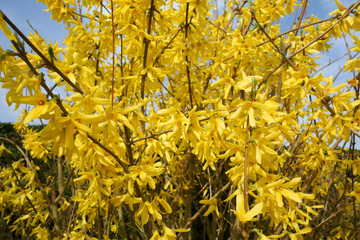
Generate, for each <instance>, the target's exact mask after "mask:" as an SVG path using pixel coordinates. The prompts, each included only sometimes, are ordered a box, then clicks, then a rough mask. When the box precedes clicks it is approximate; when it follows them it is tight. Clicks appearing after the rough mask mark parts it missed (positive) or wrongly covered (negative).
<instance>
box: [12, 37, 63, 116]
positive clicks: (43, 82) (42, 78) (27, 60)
mask: <svg viewBox="0 0 360 240" xmlns="http://www.w3.org/2000/svg"><path fill="white" fill-rule="evenodd" d="M11 42H12V44H13V45H14V47H15V48H16V50H17V51H18V53H19V57H20V58H21V59H22V60H23V61H24V62H25V63H26V65H28V67H29V68H30V70H31V71H32V72H33V74H34V75H35V76H37V77H39V76H41V79H40V85H41V86H42V87H43V88H44V89H45V91H46V93H47V94H48V95H49V96H50V97H52V98H56V104H57V105H58V107H59V108H60V109H61V111H62V112H63V114H64V115H68V112H67V111H66V109H65V108H64V106H63V105H62V101H61V99H60V98H58V97H57V96H55V95H54V94H53V92H52V90H51V89H49V87H48V86H47V85H46V83H45V79H44V77H43V75H42V74H40V73H39V72H38V71H37V70H36V69H35V68H34V66H33V65H32V64H31V62H30V61H29V59H28V58H27V56H26V52H25V51H24V50H23V49H22V48H21V47H20V46H19V45H18V44H17V43H16V42H15V41H13V40H12V41H11Z"/></svg>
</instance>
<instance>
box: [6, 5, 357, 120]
mask: <svg viewBox="0 0 360 240" xmlns="http://www.w3.org/2000/svg"><path fill="white" fill-rule="evenodd" d="M341 2H342V3H343V4H344V5H345V6H346V7H348V6H349V5H350V4H352V3H354V2H356V1H354V0H341ZM309 4H310V6H309V8H308V9H307V15H312V14H314V15H317V16H318V17H319V18H321V19H323V18H328V17H329V16H328V13H329V12H332V11H333V10H335V9H337V6H336V4H335V1H334V0H312V1H311V0H309ZM218 5H219V6H220V5H221V0H218ZM0 9H1V10H2V11H3V12H4V13H5V14H6V15H7V16H8V17H9V18H10V19H11V20H12V21H13V22H14V23H15V24H16V25H17V26H18V28H20V30H22V31H23V33H25V34H26V35H27V34H28V33H29V32H32V30H31V28H30V27H29V25H28V23H27V20H29V21H30V23H31V25H32V26H33V27H34V28H35V29H37V31H38V32H39V34H40V35H41V36H43V37H44V38H45V40H46V41H47V42H49V41H50V39H51V40H52V42H54V41H59V42H60V43H61V40H62V39H63V37H64V36H65V35H66V30H64V29H63V27H64V25H63V24H61V23H57V22H56V21H55V20H51V16H50V13H49V12H45V11H43V10H44V9H46V7H45V6H44V5H43V4H42V3H36V0H1V3H0ZM299 11H300V10H299ZM293 19H294V17H293V16H290V17H288V19H283V20H282V21H281V22H282V23H284V22H290V23H292V21H293ZM285 28H286V27H285ZM285 30H286V29H285ZM347 40H348V42H349V44H351V43H352V39H351V38H348V39H347ZM9 44H10V42H9V40H7V38H6V37H5V36H4V34H3V33H2V31H0V45H1V46H2V47H3V48H4V49H9V48H10V47H9ZM333 46H334V49H333V50H332V51H330V52H329V53H328V54H326V55H325V56H324V57H323V58H322V59H320V60H318V61H319V62H320V63H323V64H327V63H328V62H329V58H330V59H332V60H334V59H336V58H337V57H340V56H341V55H343V53H345V52H346V46H345V43H344V40H343V39H339V40H337V41H335V42H334V45H333ZM345 61H346V58H343V59H342V60H340V61H338V62H337V63H336V64H335V65H333V66H332V67H329V68H326V69H325V70H324V73H323V74H324V75H325V76H329V75H336V74H337V72H338V70H339V66H341V65H343V64H344V63H345ZM349 76H350V75H349V74H342V75H341V76H340V77H339V80H337V82H336V83H337V84H339V83H341V82H344V81H346V79H348V78H349ZM5 94H6V91H5V90H3V89H1V88H0V122H15V121H16V117H17V116H18V115H19V112H18V111H17V112H14V111H13V107H12V106H11V107H8V105H7V103H6V101H5Z"/></svg>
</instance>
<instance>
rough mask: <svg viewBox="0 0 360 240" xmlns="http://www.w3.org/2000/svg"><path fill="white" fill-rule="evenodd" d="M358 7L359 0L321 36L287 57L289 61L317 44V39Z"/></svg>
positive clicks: (323, 34)
mask: <svg viewBox="0 0 360 240" xmlns="http://www.w3.org/2000/svg"><path fill="white" fill-rule="evenodd" d="M359 5H360V0H359V1H357V2H356V3H355V4H354V5H352V6H351V7H350V8H349V9H348V10H347V11H346V12H345V14H344V15H343V16H341V17H340V18H339V20H338V21H336V22H335V23H334V24H333V25H331V26H330V27H329V28H328V29H326V30H325V31H324V32H323V33H322V34H320V35H319V36H317V37H316V38H314V39H313V40H312V41H311V42H309V43H308V44H306V45H305V46H304V47H302V48H300V49H299V50H297V51H296V52H295V53H293V54H291V55H290V56H289V59H291V58H292V57H294V56H295V55H297V54H298V53H300V52H302V51H303V50H304V49H306V48H308V47H309V46H311V45H312V44H314V43H315V42H317V41H318V40H319V39H321V38H322V37H324V36H325V35H326V34H327V33H328V32H330V31H331V30H332V29H333V28H334V27H335V26H336V25H337V24H338V23H340V22H341V21H342V20H344V19H345V18H346V17H347V16H348V15H349V14H350V13H351V12H352V11H353V10H354V9H356V8H357V7H358V6H359Z"/></svg>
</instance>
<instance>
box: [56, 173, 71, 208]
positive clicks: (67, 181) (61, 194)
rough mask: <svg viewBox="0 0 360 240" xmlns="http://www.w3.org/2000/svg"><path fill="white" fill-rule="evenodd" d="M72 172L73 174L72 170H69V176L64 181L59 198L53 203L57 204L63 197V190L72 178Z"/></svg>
mask: <svg viewBox="0 0 360 240" xmlns="http://www.w3.org/2000/svg"><path fill="white" fill-rule="evenodd" d="M73 172H74V168H72V169H71V172H70V175H69V177H68V179H67V180H66V183H65V185H64V187H63V189H62V191H61V192H60V194H59V196H58V197H57V198H56V199H55V203H57V202H59V201H60V199H61V197H62V196H63V195H64V193H65V189H66V187H67V185H69V183H70V179H71V178H72V175H73Z"/></svg>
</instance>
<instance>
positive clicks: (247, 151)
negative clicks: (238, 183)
mask: <svg viewBox="0 0 360 240" xmlns="http://www.w3.org/2000/svg"><path fill="white" fill-rule="evenodd" d="M249 132H250V124H249V115H248V116H247V118H246V139H245V157H244V158H245V159H244V188H243V191H244V205H245V213H246V212H248V211H249V205H248V194H249V193H248V191H249V189H248V179H247V167H248V160H249V159H248V154H249Z"/></svg>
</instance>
